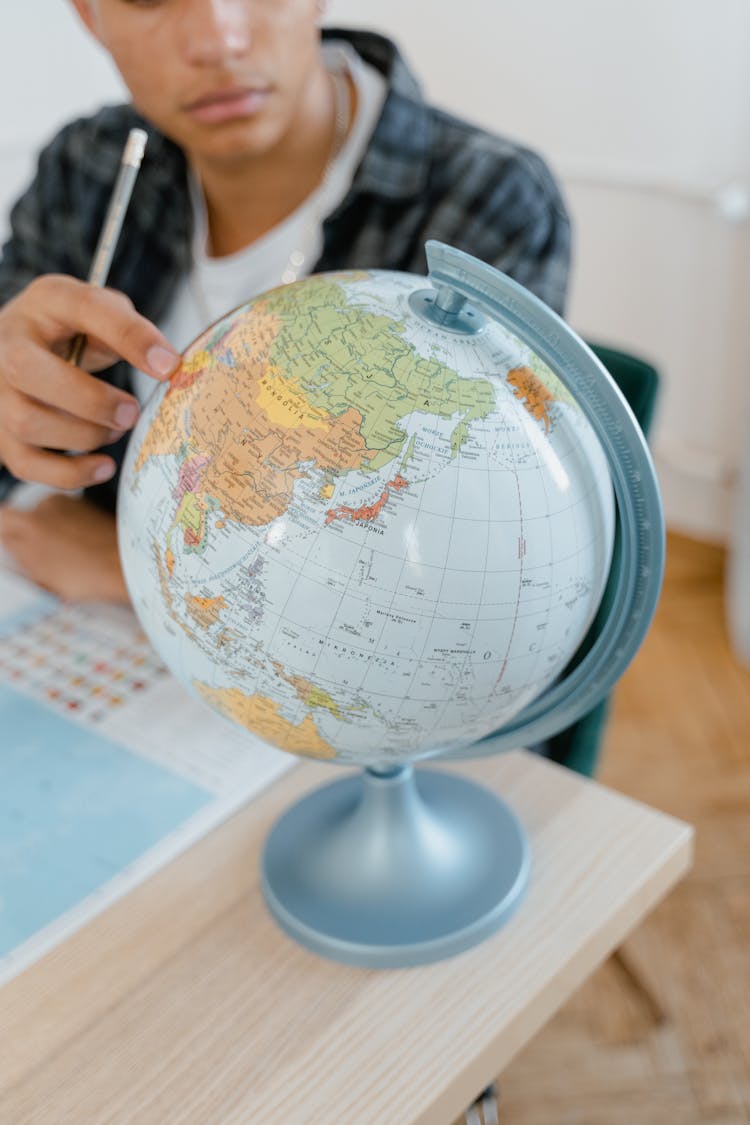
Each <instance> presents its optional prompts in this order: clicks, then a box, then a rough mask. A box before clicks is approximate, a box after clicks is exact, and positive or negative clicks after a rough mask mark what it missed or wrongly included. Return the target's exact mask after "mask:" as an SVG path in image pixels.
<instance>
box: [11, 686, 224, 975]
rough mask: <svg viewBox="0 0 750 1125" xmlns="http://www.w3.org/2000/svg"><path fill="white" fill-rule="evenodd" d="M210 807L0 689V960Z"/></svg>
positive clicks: (125, 754) (114, 748) (194, 790)
mask: <svg viewBox="0 0 750 1125" xmlns="http://www.w3.org/2000/svg"><path fill="white" fill-rule="evenodd" d="M212 799H213V798H212V795H211V794H210V793H209V792H208V791H206V790H204V789H201V788H200V787H198V786H197V785H194V784H192V783H191V782H189V781H186V780H185V779H183V778H181V777H179V776H178V775H176V774H173V773H170V772H168V771H167V770H166V769H163V768H162V767H161V766H159V765H158V764H156V763H154V762H150V761H148V760H147V759H146V758H142V757H140V756H139V755H138V754H135V753H132V752H131V751H129V750H127V749H125V748H124V747H122V746H118V745H117V743H115V742H112V741H110V740H109V739H106V738H104V737H102V736H101V735H100V734H98V733H97V732H96V731H91V730H88V729H87V728H85V727H83V726H81V725H79V724H77V723H75V722H72V721H71V720H69V719H66V718H65V717H64V716H61V715H57V714H55V713H54V712H53V711H51V710H48V709H47V708H45V707H43V706H42V705H40V704H38V703H35V702H34V701H33V700H31V699H26V698H25V697H24V696H22V695H19V694H18V693H16V692H13V691H11V690H10V689H9V688H7V687H5V686H4V685H2V684H0V956H2V955H3V954H5V953H8V952H9V951H10V950H11V949H13V948H14V947H15V946H17V945H19V944H20V943H21V942H22V941H24V940H25V939H26V938H29V937H31V935H32V934H34V933H35V932H36V931H37V930H39V929H41V927H43V926H45V925H47V924H48V923H49V922H51V921H53V920H54V919H55V918H57V917H58V916H59V915H60V914H62V913H63V912H64V911H66V910H68V909H69V908H70V907H72V906H74V905H75V904H76V903H78V902H80V900H81V899H82V898H84V897H85V896H87V895H89V894H91V892H92V891H95V890H96V889H97V888H98V887H100V886H102V884H103V883H105V882H107V881H108V880H109V879H111V878H112V877H113V876H114V875H116V874H117V873H118V872H120V871H122V870H123V868H125V867H126V866H127V865H128V864H130V863H132V862H133V860H135V859H137V858H138V857H139V856H140V855H142V854H143V853H144V852H145V851H147V849H148V848H150V847H152V846H153V845H154V844H156V843H158V842H159V841H160V840H161V839H162V838H163V837H164V836H166V835H167V834H168V833H169V832H171V831H172V830H173V829H175V828H177V827H178V826H179V825H180V824H182V823H183V822H184V821H185V820H187V819H188V818H189V817H190V816H191V815H192V814H193V813H195V812H197V811H198V810H199V809H200V808H202V807H203V806H204V805H206V804H208V803H209V802H210V801H211V800H212Z"/></svg>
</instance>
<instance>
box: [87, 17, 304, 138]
mask: <svg viewBox="0 0 750 1125" xmlns="http://www.w3.org/2000/svg"><path fill="white" fill-rule="evenodd" d="M73 4H74V5H75V7H76V9H77V10H78V12H79V14H80V15H81V17H82V18H83V20H84V22H85V23H86V24H87V26H88V27H89V29H90V30H91V31H92V32H93V34H94V35H95V36H96V38H97V39H98V40H99V41H100V43H102V45H103V46H104V47H105V48H106V49H107V50H108V51H109V53H110V54H111V56H112V58H113V60H114V62H115V64H116V66H117V68H118V70H119V71H120V74H121V75H122V77H123V79H124V81H125V84H126V85H127V87H128V89H129V90H130V93H131V96H132V99H133V102H134V104H135V106H136V107H137V109H138V110H139V111H140V112H141V113H142V114H143V116H144V117H145V118H146V119H147V120H148V121H150V122H152V123H153V124H154V125H155V126H156V127H157V128H158V129H160V130H161V132H163V133H165V134H166V135H167V136H168V137H170V138H171V139H172V140H173V141H175V142H176V143H177V144H178V145H180V147H181V148H183V149H185V150H186V151H187V152H188V153H190V154H191V155H192V156H194V157H195V158H204V159H206V158H207V159H212V158H218V159H232V160H234V159H237V158H239V159H242V158H243V157H252V156H259V155H263V154H264V153H265V152H268V151H270V150H271V149H273V147H274V145H276V144H278V143H279V141H281V140H282V139H283V137H284V136H285V135H287V133H288V131H289V129H290V127H294V125H295V124H297V125H298V124H299V121H300V120H304V108H305V95H306V92H307V90H308V88H309V84H310V81H311V78H312V76H313V74H314V73H315V72H316V69H317V68H318V67H319V66H320V52H319V40H320V35H319V31H318V25H317V16H318V7H317V4H316V0H73Z"/></svg>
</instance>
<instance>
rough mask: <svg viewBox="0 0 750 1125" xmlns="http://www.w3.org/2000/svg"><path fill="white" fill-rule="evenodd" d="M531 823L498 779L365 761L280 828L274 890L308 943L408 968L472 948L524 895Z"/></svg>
mask: <svg viewBox="0 0 750 1125" xmlns="http://www.w3.org/2000/svg"><path fill="white" fill-rule="evenodd" d="M529 869H530V856H529V847H528V842H527V838H526V834H525V832H524V830H523V828H522V827H521V825H520V823H519V821H518V819H517V818H516V816H515V814H514V813H513V812H512V811H511V809H510V808H508V806H507V805H505V804H504V803H503V802H502V801H500V800H499V799H498V798H497V797H495V796H494V794H492V793H490V792H489V791H488V790H486V789H484V788H482V787H481V786H479V785H476V784H475V783H474V782H471V781H467V780H466V779H465V778H462V777H457V776H456V775H455V774H452V773H442V772H438V771H437V770H421V769H420V770H418V771H417V772H416V773H415V771H414V770H413V769H412V768H411V766H403V767H399V768H397V769H395V770H392V771H388V772H377V771H375V770H365V771H364V772H363V773H362V774H361V775H356V776H354V777H348V778H345V779H344V780H341V781H335V782H333V783H332V784H330V785H326V786H323V787H322V788H320V789H317V790H315V791H314V792H313V793H310V794H308V795H307V796H306V797H304V798H303V799H302V800H301V801H299V802H297V804H295V805H293V806H292V807H291V808H290V809H289V810H288V811H287V812H286V813H285V814H284V815H283V816H282V817H281V818H280V819H279V820H278V821H277V823H276V825H275V826H274V828H273V829H272V830H271V833H270V834H269V837H268V840H267V841H266V846H265V848H264V851H263V858H262V877H263V894H264V896H265V899H266V903H267V905H268V908H269V910H270V911H271V913H272V915H273V916H274V918H275V919H276V921H277V922H278V923H279V925H280V926H281V927H282V929H284V930H285V931H286V932H287V933H288V934H289V935H290V936H291V937H293V938H295V939H296V940H297V941H299V942H300V943H301V944H302V945H304V946H306V947H307V948H308V949H311V950H312V951H313V952H315V953H319V954H321V955H322V956H324V957H330V958H332V959H333V960H336V961H343V962H345V963H346V964H349V965H358V966H362V967H368V968H399V967H406V966H409V965H421V964H426V963H427V962H430V961H437V960H440V959H442V958H444V957H450V956H452V955H453V954H456V953H460V952H462V951H463V950H465V949H468V948H470V947H471V946H472V945H475V944H476V943H478V942H480V941H482V940H483V939H484V938H486V937H488V936H489V935H490V934H492V933H494V931H495V930H497V929H498V928H499V927H500V926H501V925H502V923H503V922H504V921H505V920H506V918H508V916H509V915H510V914H511V913H512V911H513V910H514V909H515V907H516V906H517V905H518V903H519V901H520V899H521V897H522V895H523V892H524V889H525V887H526V884H527V882H528V877H529Z"/></svg>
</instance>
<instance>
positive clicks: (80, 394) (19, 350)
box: [0, 338, 139, 449]
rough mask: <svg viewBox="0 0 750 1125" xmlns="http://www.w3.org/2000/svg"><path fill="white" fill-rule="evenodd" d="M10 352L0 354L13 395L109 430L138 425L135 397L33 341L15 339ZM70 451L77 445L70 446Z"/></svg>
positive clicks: (0, 360)
mask: <svg viewBox="0 0 750 1125" xmlns="http://www.w3.org/2000/svg"><path fill="white" fill-rule="evenodd" d="M9 352H10V349H7V350H6V351H4V352H3V353H2V354H0V365H1V366H2V372H3V376H4V378H5V381H6V383H8V384H9V385H10V387H11V388H12V390H11V392H10V393H17V394H20V395H22V396H24V397H25V398H33V399H35V400H36V401H37V402H41V403H43V404H46V405H47V406H51V407H54V408H56V409H57V410H62V411H65V413H66V414H70V415H72V416H73V417H74V418H80V419H83V420H84V421H86V422H93V423H95V424H96V425H98V426H103V427H105V428H106V429H108V430H112V429H116V430H127V429H130V427H131V426H133V425H135V422H136V420H137V418H138V413H139V411H138V403H137V402H136V400H135V399H134V398H133V396H132V395H129V394H127V393H126V392H125V391H121V390H118V389H117V388H116V387H111V386H109V384H107V383H104V382H102V380H101V379H97V378H96V377H95V376H94V375H89V374H88V372H86V371H82V370H81V368H80V367H75V366H74V365H73V364H71V363H67V362H66V361H65V360H64V359H61V358H60V357H59V356H56V355H53V354H52V352H50V351H48V350H47V349H46V348H44V347H40V346H39V345H38V344H35V343H33V342H32V341H30V340H26V339H23V338H21V339H18V340H16V341H15V342H14V345H13V348H12V354H8V353H9ZM5 428H6V429H7V428H8V427H7V425H6V427H5ZM68 448H69V449H74V448H75V446H74V445H72V444H71V445H69V446H68Z"/></svg>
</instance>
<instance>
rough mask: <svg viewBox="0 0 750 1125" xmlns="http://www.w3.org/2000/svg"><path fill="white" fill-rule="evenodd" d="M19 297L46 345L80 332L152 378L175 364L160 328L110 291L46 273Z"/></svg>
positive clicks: (176, 359) (163, 376)
mask: <svg viewBox="0 0 750 1125" xmlns="http://www.w3.org/2000/svg"><path fill="white" fill-rule="evenodd" d="M23 297H24V298H25V304H24V305H23V306H21V305H20V299H19V308H22V312H23V313H24V315H26V316H27V317H30V322H29V328H30V330H31V331H32V332H35V333H36V334H37V338H38V339H39V342H40V343H44V344H45V345H47V346H50V345H52V344H54V343H57V342H59V341H60V340H61V339H66V338H71V337H72V336H75V335H76V334H77V333H82V334H83V335H85V336H91V337H92V339H95V340H97V341H98V342H99V343H100V344H101V345H104V347H105V348H106V349H108V350H110V351H111V352H113V353H114V354H115V355H118V356H120V357H121V358H122V359H124V360H127V362H128V363H130V364H132V366H133V367H136V368H138V369H139V370H141V371H145V372H146V373H147V374H148V375H151V376H152V377H153V378H155V379H166V378H167V377H168V376H169V375H170V374H171V373H172V371H173V370H174V369H175V367H176V366H177V365H178V363H179V362H180V357H179V354H178V353H177V352H176V351H175V350H174V348H173V347H172V345H171V344H170V343H169V341H168V340H167V338H166V337H165V336H164V335H162V333H161V332H160V331H159V329H158V328H157V327H156V326H155V325H154V324H152V323H151V321H150V320H147V319H146V317H144V316H141V315H140V313H138V312H136V310H135V308H134V307H133V304H132V302H131V301H130V299H129V298H128V297H126V296H125V295H124V294H123V293H118V292H117V291H116V290H114V289H99V288H97V287H96V286H94V285H88V284H87V283H86V282H83V281H78V280H76V279H75V278H68V277H59V276H57V275H49V274H48V275H46V276H45V277H40V278H37V279H36V280H35V281H33V282H31V284H30V285H29V286H28V287H27V289H26V290H25V291H24V294H23ZM31 310H33V315H32V311H31Z"/></svg>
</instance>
